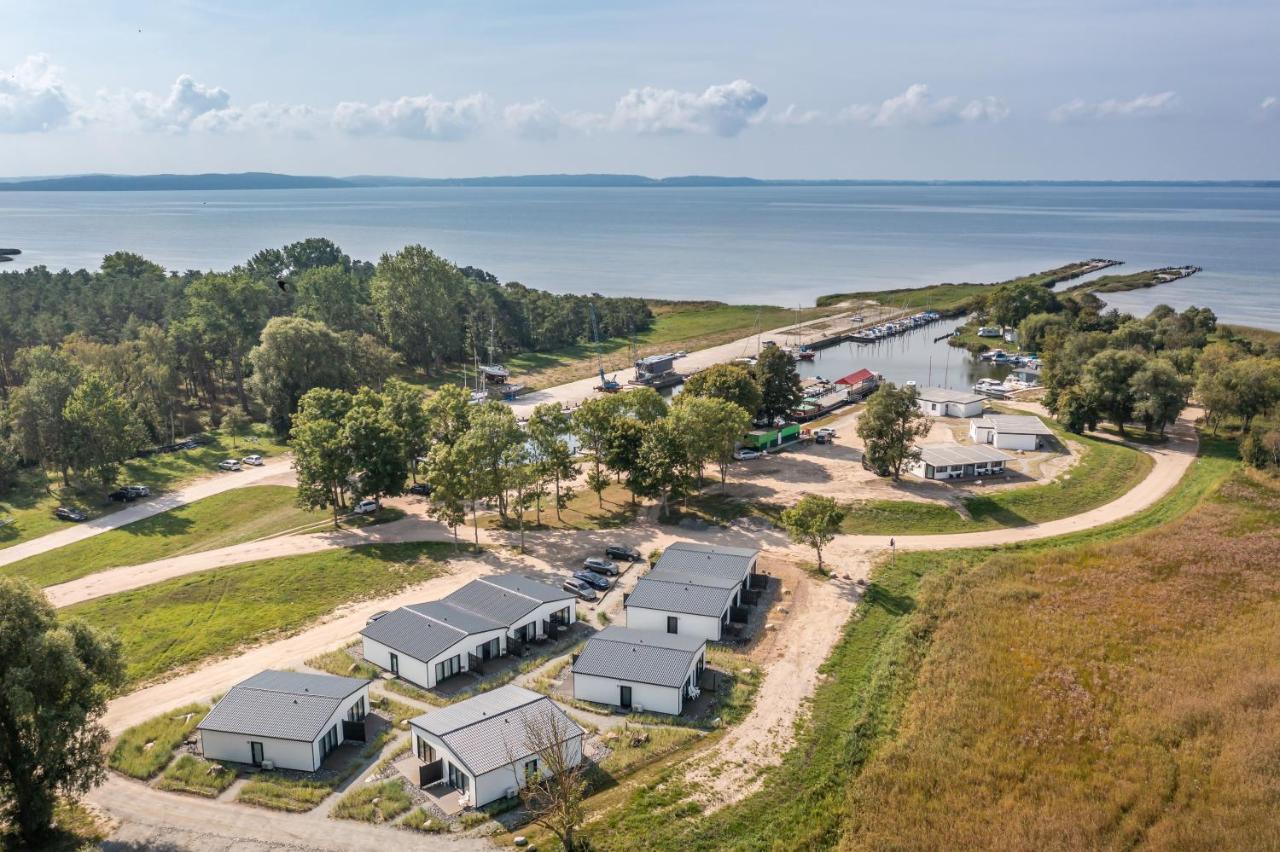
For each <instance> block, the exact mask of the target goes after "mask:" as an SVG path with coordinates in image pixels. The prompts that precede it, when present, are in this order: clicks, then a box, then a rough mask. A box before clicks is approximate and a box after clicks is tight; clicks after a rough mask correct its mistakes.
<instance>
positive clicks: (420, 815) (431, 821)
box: [400, 808, 449, 834]
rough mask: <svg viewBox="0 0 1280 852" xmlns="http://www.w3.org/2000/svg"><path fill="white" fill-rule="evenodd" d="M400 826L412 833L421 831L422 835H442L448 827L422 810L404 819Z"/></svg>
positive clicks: (419, 809)
mask: <svg viewBox="0 0 1280 852" xmlns="http://www.w3.org/2000/svg"><path fill="white" fill-rule="evenodd" d="M400 825H402V826H404V827H405V828H411V829H413V830H414V831H421V832H423V833H424V834H443V833H444V832H446V831H448V830H449V826H448V825H446V824H445V823H444V822H442V821H440V820H438V819H436V818H435V817H433V816H431V814H429V813H427V812H426V811H425V810H423V809H422V808H418V809H417V810H415V811H414V812H413V813H411V814H409V815H408V816H407V817H405V818H404V821H403V822H401V823H400Z"/></svg>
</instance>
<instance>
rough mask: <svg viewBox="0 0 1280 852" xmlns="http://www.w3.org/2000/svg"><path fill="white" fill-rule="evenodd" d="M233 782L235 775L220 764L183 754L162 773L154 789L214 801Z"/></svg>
mask: <svg viewBox="0 0 1280 852" xmlns="http://www.w3.org/2000/svg"><path fill="white" fill-rule="evenodd" d="M235 780H236V774H235V773H234V772H232V771H231V770H230V769H228V768H226V767H225V766H223V765H222V764H221V763H212V762H210V761H207V760H204V759H203V758H199V757H196V756H195V755H193V754H184V755H182V756H180V757H179V758H178V759H177V760H175V761H174V762H173V763H172V764H170V765H169V768H168V769H166V770H165V771H164V774H163V775H161V776H160V780H159V781H157V782H156V788H157V789H160V790H169V791H171V792H174V793H191V794H193V795H196V796H205V797H207V798H210V799H214V798H217V796H218V794H219V793H221V792H222V791H223V790H225V789H227V788H228V787H230V786H231V785H232V783H234V782H235Z"/></svg>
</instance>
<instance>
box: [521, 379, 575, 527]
mask: <svg viewBox="0 0 1280 852" xmlns="http://www.w3.org/2000/svg"><path fill="white" fill-rule="evenodd" d="M569 426H570V424H569V415H567V414H565V413H564V411H563V410H562V409H561V408H560V404H559V403H555V402H544V403H542V404H541V405H538V406H536V407H535V408H534V409H533V413H532V414H531V415H529V424H528V428H527V431H528V433H529V444H530V448H531V450H532V452H533V464H534V466H535V468H536V469H537V470H538V472H539V473H540V474H541V476H542V480H543V482H546V481H547V480H552V481H554V483H555V492H554V493H555V507H556V519H557V520H559V519H560V510H561V509H563V508H564V497H563V494H562V490H561V489H562V485H561V484H562V483H563V482H564V481H565V480H569V479H572V478H573V477H574V476H575V475H576V474H577V471H576V469H575V468H574V466H573V451H572V450H571V449H570V447H569V442H568V441H566V440H565V436H566V435H568V434H569ZM541 495H542V492H541V490H539V492H538V500H537V507H538V508H537V512H538V517H537V520H538V524H539V525H541V523H542V496H541Z"/></svg>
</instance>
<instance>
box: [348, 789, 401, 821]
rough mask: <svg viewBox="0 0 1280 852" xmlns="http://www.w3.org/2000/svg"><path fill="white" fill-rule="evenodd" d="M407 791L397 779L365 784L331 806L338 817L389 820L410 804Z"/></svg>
mask: <svg viewBox="0 0 1280 852" xmlns="http://www.w3.org/2000/svg"><path fill="white" fill-rule="evenodd" d="M412 804H413V803H412V801H410V799H409V793H408V792H407V791H406V790H405V789H404V785H403V784H401V783H400V782H399V781H383V782H382V783H380V784H366V785H364V786H363V787H358V788H356V789H355V790H352V791H351V792H349V793H347V795H345V796H343V797H342V798H341V799H339V800H338V803H337V804H336V805H334V806H333V815H334V816H335V817H337V818H338V819H356V820H360V821H361V822H390V821H391V820H393V819H395V818H396V817H398V816H399V815H400V814H402V813H404V812H405V811H407V810H409V808H410V807H411V806H412Z"/></svg>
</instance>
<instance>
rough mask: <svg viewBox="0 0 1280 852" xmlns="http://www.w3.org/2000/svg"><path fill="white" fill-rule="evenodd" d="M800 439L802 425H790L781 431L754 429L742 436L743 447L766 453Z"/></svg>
mask: <svg viewBox="0 0 1280 852" xmlns="http://www.w3.org/2000/svg"><path fill="white" fill-rule="evenodd" d="M799 439H800V424H799V423H788V424H787V425H786V426H783V427H782V428H780V429H752V430H751V431H750V432H748V433H747V434H745V435H743V436H742V441H741V443H742V446H744V447H748V448H750V449H753V450H759V451H760V452H764V451H766V450H770V449H773V448H775V447H780V446H782V445H783V444H788V443H790V442H792V441H798V440H799Z"/></svg>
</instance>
